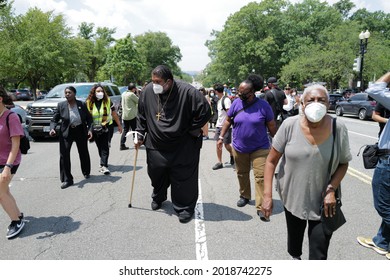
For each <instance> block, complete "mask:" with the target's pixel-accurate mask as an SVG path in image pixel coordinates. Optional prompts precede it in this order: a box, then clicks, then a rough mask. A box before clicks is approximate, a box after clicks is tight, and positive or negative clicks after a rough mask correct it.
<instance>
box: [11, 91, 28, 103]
mask: <svg viewBox="0 0 390 280" xmlns="http://www.w3.org/2000/svg"><path fill="white" fill-rule="evenodd" d="M9 92H10V93H11V94H12V96H13V97H14V99H15V100H25V101H26V100H31V94H30V91H29V90H28V89H11V90H9Z"/></svg>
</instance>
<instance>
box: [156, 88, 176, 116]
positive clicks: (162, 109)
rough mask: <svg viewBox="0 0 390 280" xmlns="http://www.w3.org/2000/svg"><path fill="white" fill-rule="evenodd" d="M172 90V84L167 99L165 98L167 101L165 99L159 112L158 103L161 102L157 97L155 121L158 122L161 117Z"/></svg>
mask: <svg viewBox="0 0 390 280" xmlns="http://www.w3.org/2000/svg"><path fill="white" fill-rule="evenodd" d="M172 89H173V84H172V87H171V90H170V91H169V94H168V97H167V99H166V100H165V102H164V105H163V106H162V107H161V110H159V108H160V103H161V101H160V95H158V97H157V114H156V118H157V121H159V120H160V118H161V117H162V116H163V115H162V114H163V112H164V108H165V105H167V102H168V99H169V97H170V96H171V93H172Z"/></svg>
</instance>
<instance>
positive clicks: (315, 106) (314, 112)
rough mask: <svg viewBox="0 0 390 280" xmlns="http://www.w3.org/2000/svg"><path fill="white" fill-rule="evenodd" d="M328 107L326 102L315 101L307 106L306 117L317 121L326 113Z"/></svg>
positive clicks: (311, 120)
mask: <svg viewBox="0 0 390 280" xmlns="http://www.w3.org/2000/svg"><path fill="white" fill-rule="evenodd" d="M326 111H327V108H326V106H325V105H324V104H322V103H319V102H313V103H310V104H309V105H307V106H305V115H306V118H307V119H308V120H309V121H310V122H312V123H317V122H319V121H320V120H322V118H323V117H324V116H325V115H326Z"/></svg>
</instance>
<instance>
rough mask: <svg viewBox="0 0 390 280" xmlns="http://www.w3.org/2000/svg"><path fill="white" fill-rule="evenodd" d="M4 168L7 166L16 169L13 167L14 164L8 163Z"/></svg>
mask: <svg viewBox="0 0 390 280" xmlns="http://www.w3.org/2000/svg"><path fill="white" fill-rule="evenodd" d="M4 166H7V167H9V168H12V167H14V165H13V164H12V163H6V164H4Z"/></svg>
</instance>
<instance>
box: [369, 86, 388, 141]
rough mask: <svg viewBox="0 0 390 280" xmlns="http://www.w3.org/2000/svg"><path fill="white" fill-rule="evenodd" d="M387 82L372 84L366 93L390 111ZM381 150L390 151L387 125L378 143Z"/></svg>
mask: <svg viewBox="0 0 390 280" xmlns="http://www.w3.org/2000/svg"><path fill="white" fill-rule="evenodd" d="M386 86H387V84H386V83H385V82H379V83H374V84H372V85H371V86H370V87H369V88H368V89H367V90H366V92H367V93H368V95H369V96H371V97H372V98H374V99H375V100H376V101H377V102H379V103H381V104H382V105H383V107H385V108H386V109H388V110H390V91H389V89H388V88H386ZM378 147H379V149H390V126H389V122H387V123H386V125H385V127H384V129H383V131H382V134H381V136H380V138H379V142H378Z"/></svg>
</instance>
